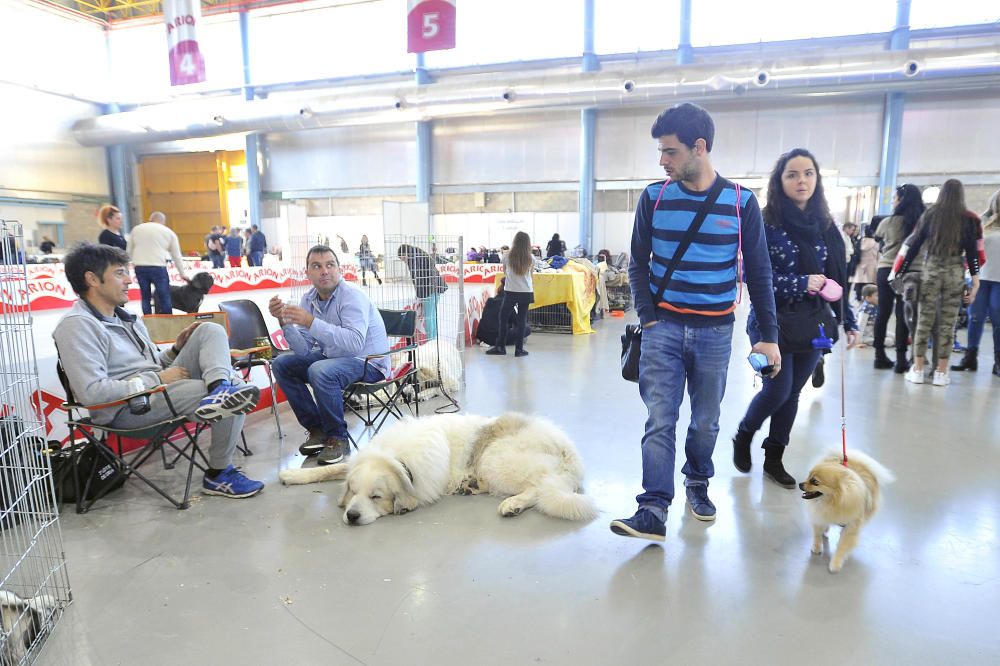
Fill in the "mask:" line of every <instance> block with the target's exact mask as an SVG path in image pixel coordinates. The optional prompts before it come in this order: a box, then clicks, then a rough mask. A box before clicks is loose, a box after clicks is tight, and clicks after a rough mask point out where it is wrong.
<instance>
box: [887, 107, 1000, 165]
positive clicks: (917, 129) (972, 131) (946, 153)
mask: <svg viewBox="0 0 1000 666" xmlns="http://www.w3.org/2000/svg"><path fill="white" fill-rule="evenodd" d="M998 119H1000V96H998V95H996V94H993V95H986V94H981V95H975V96H972V95H963V96H958V97H956V96H955V95H951V96H949V97H947V98H943V97H907V99H906V106H905V109H904V111H903V148H902V152H901V154H900V160H899V173H901V174H941V175H947V174H950V173H959V174H961V173H981V172H987V173H989V172H992V173H998V172H1000V131H998V130H997V127H998Z"/></svg>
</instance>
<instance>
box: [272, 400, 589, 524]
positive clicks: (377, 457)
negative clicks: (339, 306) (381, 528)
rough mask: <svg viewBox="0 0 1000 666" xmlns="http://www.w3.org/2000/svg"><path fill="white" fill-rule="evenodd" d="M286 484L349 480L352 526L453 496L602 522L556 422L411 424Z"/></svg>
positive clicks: (518, 417) (455, 417) (469, 419)
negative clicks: (493, 499) (480, 497)
mask: <svg viewBox="0 0 1000 666" xmlns="http://www.w3.org/2000/svg"><path fill="white" fill-rule="evenodd" d="M279 477H280V479H281V481H282V483H285V484H290V485H292V484H300V483H316V482H318V481H328V480H331V479H343V478H345V477H346V478H347V483H346V484H345V486H344V494H343V496H342V497H341V499H340V506H341V507H344V509H345V510H344V522H345V523H347V524H348V525H367V524H368V523H371V522H374V521H375V520H376V519H377V518H379V517H380V516H384V515H386V514H390V513H393V514H403V513H406V512H408V511H412V510H413V509H416V508H418V507H420V506H424V505H427V504H433V503H434V502H436V501H437V500H438V498H440V497H441V496H443V495H450V494H457V495H478V494H481V493H489V494H491V495H496V496H498V497H506V499H504V500H503V501H502V502H501V503H500V508H499V511H500V515H502V516H516V515H518V514H520V513H521V512H523V511H526V510H527V509H530V508H531V507H533V506H534V507H537V508H538V510H539V511H541V512H542V513H545V514H547V515H550V516H554V517H556V518H565V519H567V520H590V519H592V518H594V517H595V516H596V515H597V509H596V507H595V506H594V502H593V500H592V499H591V498H590V497H588V496H587V495H584V494H582V493H580V492H577V491H578V490H579V489H580V484H581V482H582V481H583V463H582V462H581V461H580V456H579V454H578V453H577V451H576V448H575V447H574V446H573V443H572V442H570V441H569V438H568V437H567V436H566V435H565V433H563V432H562V431H561V430H559V429H558V428H556V427H555V426H554V425H553V424H551V423H549V422H548V421H545V420H543V419H539V418H536V417H534V416H526V415H524V414H516V413H508V414H504V415H502V416H499V417H497V418H489V417H484V416H471V415H465V414H445V415H440V416H431V417H428V418H423V419H405V420H404V421H402V422H401V423H399V424H398V425H396V426H395V427H393V428H391V429H389V430H386V431H385V432H383V433H381V434H379V435H378V436H376V437H375V438H373V439H372V441H371V442H370V443H369V444H368V446H366V447H365V448H363V449H362V450H361V451H360V452H358V453H357V454H356V455H355V456H354V457H353V458H352V459H351V461H350V462H348V463H339V464H336V465H330V466H328V467H309V468H303V469H289V470H285V471H283V472H281V474H280V475H279Z"/></svg>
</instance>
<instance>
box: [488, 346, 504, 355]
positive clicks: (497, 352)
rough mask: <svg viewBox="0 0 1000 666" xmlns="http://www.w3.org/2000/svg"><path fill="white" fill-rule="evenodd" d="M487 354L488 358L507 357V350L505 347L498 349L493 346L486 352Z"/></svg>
mask: <svg viewBox="0 0 1000 666" xmlns="http://www.w3.org/2000/svg"><path fill="white" fill-rule="evenodd" d="M486 354H487V356H506V355H507V349H506V348H505V347H497V346H496V345H493V346H492V347H490V348H489V349H487V350H486Z"/></svg>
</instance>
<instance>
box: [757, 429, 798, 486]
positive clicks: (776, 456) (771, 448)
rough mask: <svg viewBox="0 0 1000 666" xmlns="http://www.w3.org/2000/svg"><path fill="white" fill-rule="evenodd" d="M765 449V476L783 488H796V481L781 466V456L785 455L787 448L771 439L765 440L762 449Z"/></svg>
mask: <svg viewBox="0 0 1000 666" xmlns="http://www.w3.org/2000/svg"><path fill="white" fill-rule="evenodd" d="M761 448H763V449H764V476H766V477H767V478H769V479H771V480H772V481H774V482H775V483H777V484H778V485H779V486H781V487H782V488H789V489H794V488H795V479H794V478H792V475H791V474H789V473H788V472H786V471H785V466H784V465H782V464H781V456H783V455H784V454H785V447H784V446H782V445H781V444H778V443H776V442H772V441H771V439H770V438H768V439H765V440H764V444H763V446H762V447H761Z"/></svg>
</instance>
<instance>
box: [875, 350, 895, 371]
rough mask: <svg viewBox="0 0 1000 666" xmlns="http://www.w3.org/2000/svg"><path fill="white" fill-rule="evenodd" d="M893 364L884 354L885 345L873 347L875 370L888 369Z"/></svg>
mask: <svg viewBox="0 0 1000 666" xmlns="http://www.w3.org/2000/svg"><path fill="white" fill-rule="evenodd" d="M894 365H895V364H894V363H893V362H892V361H891V360H890V359H889V357H888V356H886V355H885V347H876V348H875V369H876V370H888V369H889V368H891V367H893V366H894Z"/></svg>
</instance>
